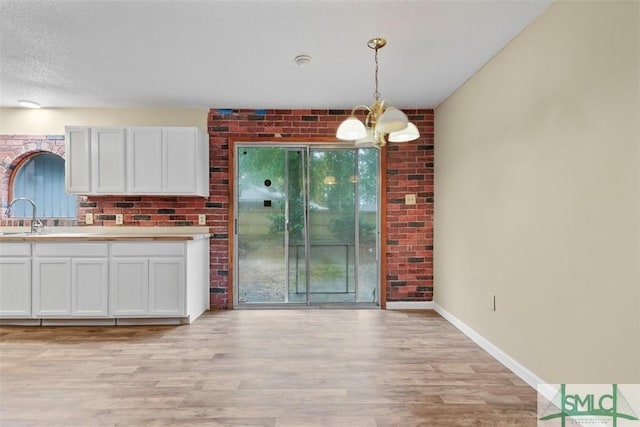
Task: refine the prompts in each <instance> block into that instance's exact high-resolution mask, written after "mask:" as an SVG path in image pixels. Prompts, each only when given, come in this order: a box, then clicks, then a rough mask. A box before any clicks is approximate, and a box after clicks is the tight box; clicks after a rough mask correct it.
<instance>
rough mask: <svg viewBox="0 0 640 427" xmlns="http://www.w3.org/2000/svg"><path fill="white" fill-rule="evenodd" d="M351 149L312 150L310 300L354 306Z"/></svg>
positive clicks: (352, 159)
mask: <svg viewBox="0 0 640 427" xmlns="http://www.w3.org/2000/svg"><path fill="white" fill-rule="evenodd" d="M355 157H356V156H355V150H339V149H335V150H334V149H311V153H310V156H309V158H310V161H309V175H310V176H309V254H310V258H309V264H310V267H309V268H310V272H311V277H310V279H311V280H310V285H311V286H310V289H309V292H310V300H311V302H313V303H326V302H355V301H356V287H355V284H356V278H355V274H356V268H355V266H356V264H355V231H354V230H355V229H356V228H355V224H356V223H355V186H356V182H357V179H356V163H355Z"/></svg>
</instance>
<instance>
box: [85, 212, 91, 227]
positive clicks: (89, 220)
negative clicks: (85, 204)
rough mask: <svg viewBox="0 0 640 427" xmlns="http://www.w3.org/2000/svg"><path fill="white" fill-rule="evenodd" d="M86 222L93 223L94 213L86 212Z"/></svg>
mask: <svg viewBox="0 0 640 427" xmlns="http://www.w3.org/2000/svg"><path fill="white" fill-rule="evenodd" d="M84 223H85V224H87V225H91V224H93V214H92V213H88V214H85V216H84Z"/></svg>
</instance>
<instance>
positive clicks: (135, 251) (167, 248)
mask: <svg viewBox="0 0 640 427" xmlns="http://www.w3.org/2000/svg"><path fill="white" fill-rule="evenodd" d="M184 245H185V244H184V243H159V242H131V243H113V244H112V245H111V255H112V256H138V257H140V256H142V257H147V256H184Z"/></svg>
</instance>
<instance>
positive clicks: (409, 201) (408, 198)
mask: <svg viewBox="0 0 640 427" xmlns="http://www.w3.org/2000/svg"><path fill="white" fill-rule="evenodd" d="M404 204H405V205H415V204H416V195H415V194H405V195H404Z"/></svg>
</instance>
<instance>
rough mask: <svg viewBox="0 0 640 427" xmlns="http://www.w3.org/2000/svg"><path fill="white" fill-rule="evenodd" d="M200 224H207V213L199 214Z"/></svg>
mask: <svg viewBox="0 0 640 427" xmlns="http://www.w3.org/2000/svg"><path fill="white" fill-rule="evenodd" d="M198 225H207V216H206V215H205V214H200V215H198Z"/></svg>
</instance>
